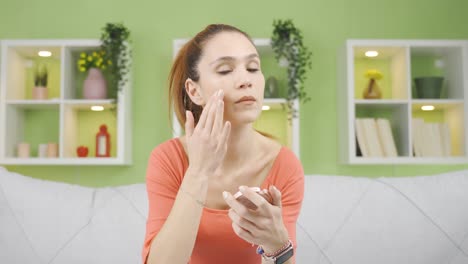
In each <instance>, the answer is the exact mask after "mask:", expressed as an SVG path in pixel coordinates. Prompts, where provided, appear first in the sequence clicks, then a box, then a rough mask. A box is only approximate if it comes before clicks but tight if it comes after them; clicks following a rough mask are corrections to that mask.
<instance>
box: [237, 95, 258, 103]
mask: <svg viewBox="0 0 468 264" xmlns="http://www.w3.org/2000/svg"><path fill="white" fill-rule="evenodd" d="M255 101H257V100H256V99H255V97H253V96H243V97H242V98H241V99H239V100H237V101H236V103H241V102H255Z"/></svg>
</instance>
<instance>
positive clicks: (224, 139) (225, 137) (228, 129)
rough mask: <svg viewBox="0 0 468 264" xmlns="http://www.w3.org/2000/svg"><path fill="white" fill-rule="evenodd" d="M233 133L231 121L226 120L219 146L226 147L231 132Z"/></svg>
mask: <svg viewBox="0 0 468 264" xmlns="http://www.w3.org/2000/svg"><path fill="white" fill-rule="evenodd" d="M230 133H231V122H229V121H226V122H225V123H224V127H223V131H222V132H221V137H220V138H219V144H218V146H219V147H220V148H221V147H225V146H226V145H227V141H228V139H229V134H230Z"/></svg>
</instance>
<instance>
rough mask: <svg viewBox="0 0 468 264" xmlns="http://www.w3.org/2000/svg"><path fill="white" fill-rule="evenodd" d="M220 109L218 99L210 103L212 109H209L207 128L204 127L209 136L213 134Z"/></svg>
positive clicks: (206, 121)
mask: <svg viewBox="0 0 468 264" xmlns="http://www.w3.org/2000/svg"><path fill="white" fill-rule="evenodd" d="M217 109H218V99H214V100H213V101H211V102H210V109H207V113H206V114H207V115H206V120H205V126H204V131H205V132H206V133H208V135H210V134H211V131H212V130H213V123H214V120H215V117H216V112H217Z"/></svg>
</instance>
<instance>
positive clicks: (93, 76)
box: [77, 50, 112, 99]
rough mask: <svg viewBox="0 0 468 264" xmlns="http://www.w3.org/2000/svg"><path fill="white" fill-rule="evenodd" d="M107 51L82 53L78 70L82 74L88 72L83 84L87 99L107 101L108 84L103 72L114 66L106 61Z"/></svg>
mask: <svg viewBox="0 0 468 264" xmlns="http://www.w3.org/2000/svg"><path fill="white" fill-rule="evenodd" d="M104 55H105V51H102V50H97V51H90V52H82V53H81V54H80V58H79V59H78V62H77V63H78V69H79V71H81V72H88V75H87V77H86V79H85V80H84V83H83V98H85V99H106V98H107V82H106V79H105V78H104V75H103V73H102V70H105V69H107V67H108V66H109V65H111V64H112V62H111V61H109V60H105V58H104Z"/></svg>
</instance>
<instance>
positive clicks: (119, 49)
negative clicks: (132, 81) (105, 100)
mask: <svg viewBox="0 0 468 264" xmlns="http://www.w3.org/2000/svg"><path fill="white" fill-rule="evenodd" d="M129 37H130V31H129V30H128V29H127V28H126V27H125V26H124V25H123V24H120V23H107V24H106V25H105V27H104V28H103V29H102V34H101V49H102V50H104V51H105V53H104V54H105V55H104V56H105V61H110V62H111V63H110V65H109V68H108V69H109V72H110V75H111V76H110V77H111V78H110V87H111V89H110V91H109V97H110V98H117V96H118V92H119V91H121V89H122V87H124V86H125V85H126V84H127V82H129V79H128V78H129V73H130V67H131V58H132V54H131V50H130V45H129Z"/></svg>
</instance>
